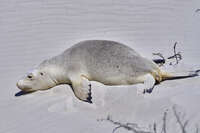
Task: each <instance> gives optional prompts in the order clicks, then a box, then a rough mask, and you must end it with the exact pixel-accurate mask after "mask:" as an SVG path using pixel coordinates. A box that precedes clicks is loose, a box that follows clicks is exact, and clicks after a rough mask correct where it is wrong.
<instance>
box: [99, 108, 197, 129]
mask: <svg viewBox="0 0 200 133" xmlns="http://www.w3.org/2000/svg"><path fill="white" fill-rule="evenodd" d="M172 110H173V114H174V117H175V119H176V122H177V123H178V125H179V127H180V129H181V133H187V131H186V127H187V126H188V123H189V120H184V119H183V118H184V116H183V114H182V113H179V112H178V111H177V109H176V106H173V107H172ZM181 115H182V116H181ZM181 117H182V118H181ZM97 121H108V122H110V123H112V124H114V125H115V127H114V129H113V131H112V133H115V132H116V131H117V130H118V129H120V128H124V129H126V130H128V131H132V132H133V133H158V127H157V124H156V123H155V122H154V123H153V129H151V128H149V130H147V129H142V127H140V126H138V124H136V123H121V122H118V121H114V120H112V119H111V117H110V116H107V118H106V119H99V120H97ZM160 133H167V111H165V112H164V114H163V118H162V126H161V128H160ZM195 133H199V127H198V125H197V126H196V130H195Z"/></svg>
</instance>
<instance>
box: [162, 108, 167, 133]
mask: <svg viewBox="0 0 200 133" xmlns="http://www.w3.org/2000/svg"><path fill="white" fill-rule="evenodd" d="M166 120H167V112H166V111H165V112H164V115H163V125H162V130H161V133H167V130H166Z"/></svg>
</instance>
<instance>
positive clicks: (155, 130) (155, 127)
mask: <svg viewBox="0 0 200 133" xmlns="http://www.w3.org/2000/svg"><path fill="white" fill-rule="evenodd" d="M153 131H154V133H157V126H156V123H153Z"/></svg>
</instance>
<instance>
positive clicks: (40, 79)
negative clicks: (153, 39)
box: [17, 40, 197, 103]
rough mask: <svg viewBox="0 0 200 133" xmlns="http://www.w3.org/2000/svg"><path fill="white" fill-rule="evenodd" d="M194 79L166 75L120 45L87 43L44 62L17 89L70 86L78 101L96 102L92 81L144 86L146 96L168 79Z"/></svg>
mask: <svg viewBox="0 0 200 133" xmlns="http://www.w3.org/2000/svg"><path fill="white" fill-rule="evenodd" d="M194 76H197V73H193V74H187V75H185V76H182V75H181V76H177V75H176V76H174V75H173V74H170V73H167V72H164V71H162V70H161V69H160V68H159V67H158V65H157V64H156V63H154V62H153V61H151V60H148V59H146V58H144V57H142V56H141V55H140V54H138V53H137V52H136V51H135V50H133V49H132V48H130V47H128V46H126V45H124V44H121V43H119V42H115V41H108V40H86V41H82V42H79V43H77V44H75V45H74V46H72V47H71V48H69V49H67V50H65V51H64V52H63V53H61V54H60V55H58V56H55V57H53V58H51V59H47V60H45V61H43V62H42V63H41V64H40V65H39V66H38V67H37V68H36V69H34V70H33V71H32V72H30V73H28V75H27V76H26V77H25V78H23V79H21V80H19V81H18V82H17V87H18V88H19V89H21V90H22V91H24V92H32V91H36V90H46V89H49V88H52V87H54V86H56V85H60V84H69V85H70V86H71V87H72V90H73V91H74V94H75V96H76V97H77V98H78V99H80V100H82V101H86V102H89V103H92V100H91V99H92V97H91V84H90V81H98V82H101V83H103V84H105V85H132V84H137V83H142V84H144V93H145V92H148V93H150V92H152V90H153V88H154V86H155V84H158V83H160V82H161V81H164V80H166V79H174V78H186V77H194Z"/></svg>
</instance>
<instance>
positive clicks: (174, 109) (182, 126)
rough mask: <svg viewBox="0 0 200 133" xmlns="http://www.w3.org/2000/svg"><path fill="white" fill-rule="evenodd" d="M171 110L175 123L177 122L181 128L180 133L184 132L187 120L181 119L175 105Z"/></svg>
mask: <svg viewBox="0 0 200 133" xmlns="http://www.w3.org/2000/svg"><path fill="white" fill-rule="evenodd" d="M173 112H174V116H175V117H176V120H177V123H178V124H179V126H180V128H181V130H182V133H186V126H187V125H188V122H189V120H186V121H185V122H183V121H181V119H180V114H178V112H177V110H176V107H175V106H173Z"/></svg>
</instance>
